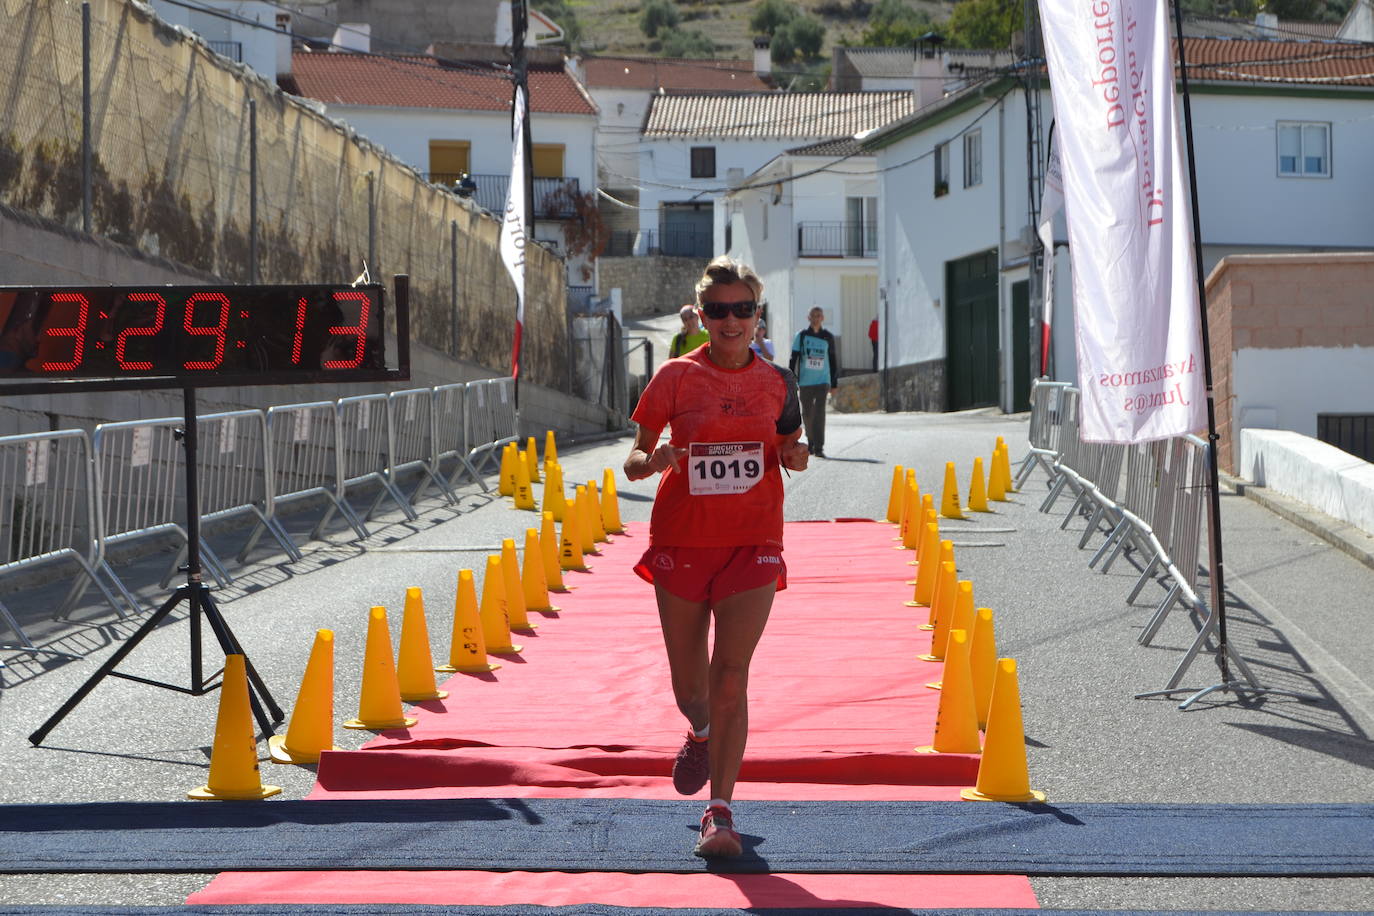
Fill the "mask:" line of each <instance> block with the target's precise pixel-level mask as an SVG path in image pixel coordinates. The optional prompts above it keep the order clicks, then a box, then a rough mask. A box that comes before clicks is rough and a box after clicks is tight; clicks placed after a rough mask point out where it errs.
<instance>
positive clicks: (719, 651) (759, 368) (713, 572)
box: [625, 257, 809, 856]
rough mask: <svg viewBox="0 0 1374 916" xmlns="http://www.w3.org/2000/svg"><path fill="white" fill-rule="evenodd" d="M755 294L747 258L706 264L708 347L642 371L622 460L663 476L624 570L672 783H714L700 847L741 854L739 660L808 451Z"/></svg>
mask: <svg viewBox="0 0 1374 916" xmlns="http://www.w3.org/2000/svg"><path fill="white" fill-rule="evenodd" d="M762 293H763V284H762V283H761V282H760V281H759V278H758V275H757V274H755V273H754V272H753V271H752V270H751V269H750V268H748V267H746V266H745V265H743V264H740V263H738V262H736V261H734V260H732V259H731V258H728V257H719V258H716V259H715V260H713V261H712V262H711V263H710V264H709V265H707V267H706V272H705V274H704V275H703V276H702V278H701V280H700V281H698V283H697V303H698V305H699V306H700V309H701V313H702V318H703V319H704V323H705V325H706V330H707V332H708V333H709V335H710V337H709V340H708V342H707V345H706V346H704V347H701V348H699V349H697V350H694V351H693V352H691V353H688V354H686V355H684V356H681V357H678V358H677V359H670V360H668V361H667V362H665V363H664V364H663V366H662V368H660V369H659V371H658V373H657V374H656V375H654V377H653V379H652V380H650V382H649V385H648V387H646V388H645V390H644V393H643V394H642V395H641V396H640V399H639V404H638V405H637V406H636V408H635V412H634V416H633V418H632V419H633V420H634V421H635V423H637V424H638V425H639V432H638V435H636V437H635V443H634V446H633V447H632V448H631V449H630V456H629V458H627V459H626V461H625V475H626V476H627V477H628V478H629V479H630V480H642V479H643V478H646V477H648V476H650V475H651V474H656V473H662V477H661V479H660V480H659V484H658V492H657V494H656V496H655V498H654V508H653V514H652V517H651V521H650V525H649V549H648V551H646V552H645V554H644V556H643V557H642V558H641V559H640V561H639V563H638V564H637V565H636V566H635V571H636V572H637V573H639V575H640V576H642V577H643V578H644V579H646V580H647V581H649V582H652V583H653V584H654V593H655V596H656V598H657V600H658V612H659V620H660V623H661V625H662V628H663V641H664V644H665V646H666V648H667V651H668V666H669V669H670V672H671V677H672V686H673V696H674V698H675V699H676V700H677V706H678V709H680V710H681V711H682V714H683V715H684V716H685V717H686V718H687V722H688V725H689V726H690V731H689V732H688V735H687V740H686V741H685V742H684V743H683V746H682V750H681V751H679V752H678V755H677V759H676V761H675V762H674V764H673V785H674V786H675V787H676V788H677V790H678V792H680V793H682V794H683V795H692V794H695V793H696V792H698V791H700V790H701V788H702V786H704V785H705V784H706V781H707V779H708V778H709V780H710V783H711V800H710V803H709V804H708V806H707V809H706V813H705V814H704V815H703V816H702V819H701V835H700V838H699V840H698V842H697V846H696V853H697V855H701V856H730V855H738V854H739V853H740V851H741V847H740V840H739V833H738V832H737V831H736V830H735V827H734V821H733V816H732V813H731V811H730V803H731V800H732V798H733V796H734V789H735V780H736V778H737V777H738V775H739V768H740V762H741V761H742V760H743V757H744V746H745V743H746V741H747V738H748V732H749V709H748V684H749V663H750V660H751V659H752V658H753V655H754V648H755V647H756V646H757V645H758V641H759V638H760V637H761V636H762V635H763V629H764V626H765V625H766V624H767V622H768V614H769V611H770V610H771V609H772V606H773V594H774V592H776V591H777V590H779V589H782V588H786V587H787V568H786V566H785V565H784V564H783V561H782V474H781V472H780V470H779V468H780V467H785V468H789V469H791V470H794V471H801V470H805V468H806V464H807V455H808V454H809V452H808V449H807V447H806V445H805V444H804V443H802V442H800V439H801V434H802V433H801V408H800V404H799V401H798V398H797V380H796V378H795V377H794V376H793V375H792V373H791V372H790V371H788V370H787V369H785V368H783V367H781V366H777V365H774V364H773V363H771V362H768V361H767V360H764V359H759V358H757V357H756V356H755V355H754V353H753V352H752V351H751V350H750V347H749V344H750V342H751V341H752V340H753V339H754V326H755V324H756V323H757V322H758V309H759V306H758V303H759V299H760V297H761V295H762ZM665 427H668V428H670V430H671V435H670V438H669V441H668V442H666V443H663V444H659V436H660V435H661V434H662V432H663V430H664V428H665ZM713 617H714V620H715V642H714V645H713V646H711V647H708V645H707V635H708V632H709V630H710V625H711V621H712V618H713Z"/></svg>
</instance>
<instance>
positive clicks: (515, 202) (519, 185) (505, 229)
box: [501, 87, 526, 378]
mask: <svg viewBox="0 0 1374 916" xmlns="http://www.w3.org/2000/svg"><path fill="white" fill-rule="evenodd" d="M514 106H515V111H514V112H513V116H512V119H511V133H512V138H511V147H512V152H511V164H510V191H509V192H508V193H507V194H506V215H505V218H504V219H503V220H502V221H501V260H502V262H504V263H505V265H506V271H507V273H509V274H510V278H511V281H512V282H514V283H515V339H514V341H513V342H512V344H511V356H510V365H511V370H510V374H511V375H512V376H513V377H515V378H519V377H520V338H521V337H522V336H523V334H524V330H525V239H526V227H525V143H524V137H525V107H526V106H525V93H524V91H523V90H522V89H520V88H519V87H517V88H516V90H515V103H514Z"/></svg>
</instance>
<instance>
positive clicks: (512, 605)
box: [501, 538, 539, 633]
mask: <svg viewBox="0 0 1374 916" xmlns="http://www.w3.org/2000/svg"><path fill="white" fill-rule="evenodd" d="M501 584H502V585H504V586H505V587H506V620H507V621H509V622H510V628H511V632H513V633H533V632H534V631H535V630H537V629H539V625H538V624H534V623H530V618H529V615H527V614H526V613H525V585H524V583H523V582H522V581H521V580H520V560H519V558H518V557H516V555H515V538H503V539H502V540H501Z"/></svg>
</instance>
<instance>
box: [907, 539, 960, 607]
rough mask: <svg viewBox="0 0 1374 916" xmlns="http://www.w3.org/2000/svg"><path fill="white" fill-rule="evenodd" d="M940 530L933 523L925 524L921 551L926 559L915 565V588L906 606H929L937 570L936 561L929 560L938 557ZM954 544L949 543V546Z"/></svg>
mask: <svg viewBox="0 0 1374 916" xmlns="http://www.w3.org/2000/svg"><path fill="white" fill-rule="evenodd" d="M939 537H940V531H939V529H938V528H936V527H935V526H934V525H931V524H927V525H926V536H925V541H924V547H923V548H922V553H923V554H924V555H925V557H926V560H923V561H921V563H920V565H919V566H917V567H916V590H915V591H914V592H913V593H912V595H911V600H910V601H908V602H906V606H907V607H930V599H931V598H932V597H933V596H934V595H935V574H936V573H937V572H939V570H940V567H939V564H938V563H932V562H929V560H930V558H932V557H938V556H939V553H940V548H939V543H940V542H939ZM953 546H954V545H953V544H952V543H951V544H950V547H951V548H952V547H953Z"/></svg>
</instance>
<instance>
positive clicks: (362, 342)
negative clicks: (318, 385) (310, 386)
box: [302, 290, 372, 369]
mask: <svg viewBox="0 0 1374 916" xmlns="http://www.w3.org/2000/svg"><path fill="white" fill-rule="evenodd" d="M302 301H304V300H302ZM334 301H335V302H358V303H361V304H360V305H359V306H358V323H357V324H340V325H335V326H334V327H332V328H330V329H329V333H330V334H337V335H338V336H340V337H355V338H357V341H358V346H357V349H356V350H354V351H353V358H352V359H327V360H325V361H324V368H326V369H356V368H358V367H359V366H361V365H362V364H363V353H364V350H365V349H366V347H367V318H368V315H369V313H370V312H371V311H372V297H371V296H369V295H368V294H367V293H365V292H362V291H361V290H335V292H334Z"/></svg>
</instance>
